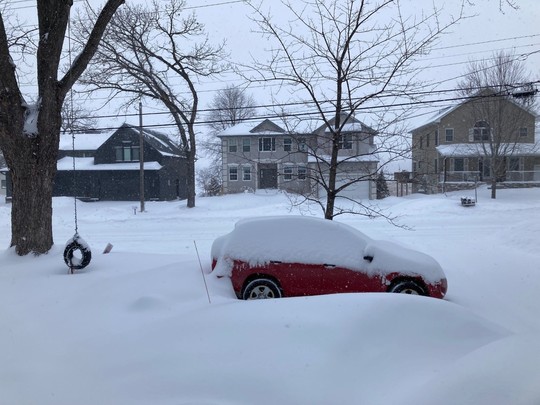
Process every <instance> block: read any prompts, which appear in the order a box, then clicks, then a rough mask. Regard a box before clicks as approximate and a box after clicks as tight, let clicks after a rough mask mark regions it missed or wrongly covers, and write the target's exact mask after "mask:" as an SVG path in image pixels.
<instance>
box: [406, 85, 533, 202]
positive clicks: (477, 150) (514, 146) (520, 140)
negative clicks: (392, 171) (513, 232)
mask: <svg viewBox="0 0 540 405" xmlns="http://www.w3.org/2000/svg"><path fill="white" fill-rule="evenodd" d="M535 126H536V115H535V114H534V113H533V112H531V111H529V110H528V109H527V108H524V107H522V106H520V105H519V104H517V103H515V102H513V101H512V100H510V99H508V98H503V97H496V96H494V95H492V94H488V95H487V96H485V97H481V96H479V97H477V98H473V99H471V100H467V101H464V102H462V103H459V104H456V105H454V106H451V107H448V108H445V109H443V110H441V111H439V112H438V113H436V114H435V115H433V116H432V117H431V118H429V119H428V121H427V122H426V123H424V124H422V125H421V126H419V127H417V128H415V129H414V130H412V177H413V180H414V191H415V192H424V193H428V194H431V193H438V192H444V191H450V190H459V189H467V188H471V187H474V186H475V185H476V184H478V182H485V183H488V184H489V183H490V182H491V181H492V180H496V181H497V182H498V183H500V186H502V187H525V186H540V143H539V142H538V140H537V139H535Z"/></svg>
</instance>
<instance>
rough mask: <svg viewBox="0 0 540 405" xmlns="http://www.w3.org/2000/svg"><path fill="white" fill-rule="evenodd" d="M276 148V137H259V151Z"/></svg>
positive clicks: (268, 150) (269, 150) (270, 150)
mask: <svg viewBox="0 0 540 405" xmlns="http://www.w3.org/2000/svg"><path fill="white" fill-rule="evenodd" d="M275 150H276V138H259V152H273V151H275Z"/></svg>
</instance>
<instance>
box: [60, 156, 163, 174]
mask: <svg viewBox="0 0 540 405" xmlns="http://www.w3.org/2000/svg"><path fill="white" fill-rule="evenodd" d="M56 167H57V169H58V171H69V170H73V158H72V157H69V156H66V157H64V158H62V159H60V160H58V162H57V166H56ZM161 167H162V166H161V165H160V164H159V163H158V162H144V170H159V169H161ZM75 170H140V163H139V162H129V163H105V164H97V165H96V164H94V158H93V157H87V158H75Z"/></svg>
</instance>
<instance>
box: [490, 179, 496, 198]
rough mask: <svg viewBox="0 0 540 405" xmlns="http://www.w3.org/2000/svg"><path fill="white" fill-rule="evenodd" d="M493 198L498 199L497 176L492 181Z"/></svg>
mask: <svg viewBox="0 0 540 405" xmlns="http://www.w3.org/2000/svg"><path fill="white" fill-rule="evenodd" d="M491 198H493V199H496V198H497V176H495V175H494V176H493V178H492V179H491Z"/></svg>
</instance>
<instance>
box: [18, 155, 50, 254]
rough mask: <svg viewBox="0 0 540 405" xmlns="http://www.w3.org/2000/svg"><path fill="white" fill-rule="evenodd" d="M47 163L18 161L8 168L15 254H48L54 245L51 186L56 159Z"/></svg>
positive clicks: (42, 160)
mask: <svg viewBox="0 0 540 405" xmlns="http://www.w3.org/2000/svg"><path fill="white" fill-rule="evenodd" d="M46 160H47V161H44V159H41V160H40V161H39V162H38V161H36V160H35V159H34V161H32V162H28V161H17V162H14V164H13V165H12V166H11V168H10V169H11V170H10V174H11V176H12V180H13V200H12V207H11V246H15V250H16V253H17V254H18V255H26V254H28V253H35V254H42V253H47V252H48V251H49V249H50V248H51V247H52V245H53V236H52V188H53V185H52V184H53V179H54V175H55V172H56V159H54V158H53V159H46ZM36 173H39V175H36Z"/></svg>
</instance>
